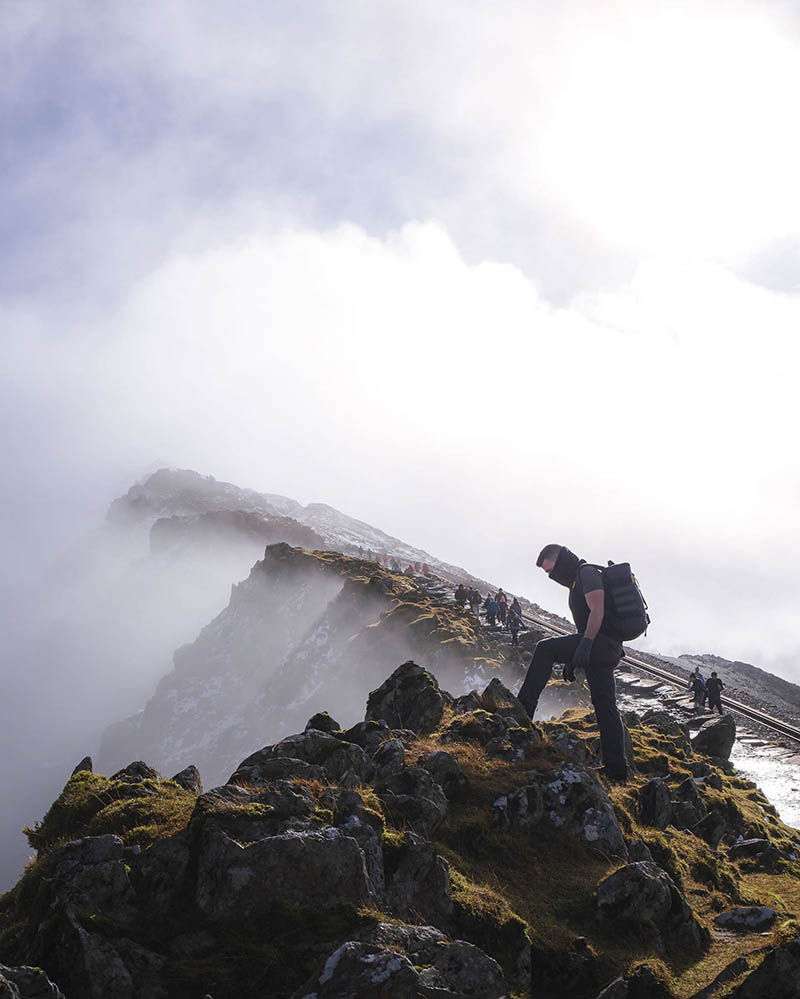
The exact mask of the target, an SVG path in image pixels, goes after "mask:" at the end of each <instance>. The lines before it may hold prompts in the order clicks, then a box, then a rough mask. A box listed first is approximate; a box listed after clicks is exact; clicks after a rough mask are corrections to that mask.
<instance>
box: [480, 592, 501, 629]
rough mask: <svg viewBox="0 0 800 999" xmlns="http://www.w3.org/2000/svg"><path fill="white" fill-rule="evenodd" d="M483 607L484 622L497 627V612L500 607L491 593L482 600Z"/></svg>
mask: <svg viewBox="0 0 800 999" xmlns="http://www.w3.org/2000/svg"><path fill="white" fill-rule="evenodd" d="M483 609H484V610H485V611H486V623H487V624H488V625H489V626H490V627H491V628H496V627H497V612H498V611H499V610H500V607H499V606H498V603H497V601H496V600H495V598H494V597H493V596H492V595H491V593H490V594H489V595H488V596H487V598H486V599H485V600H484V602H483Z"/></svg>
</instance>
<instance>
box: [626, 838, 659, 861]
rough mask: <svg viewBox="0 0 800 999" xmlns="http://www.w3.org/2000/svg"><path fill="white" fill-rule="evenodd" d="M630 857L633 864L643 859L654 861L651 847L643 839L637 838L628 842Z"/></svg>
mask: <svg viewBox="0 0 800 999" xmlns="http://www.w3.org/2000/svg"><path fill="white" fill-rule="evenodd" d="M628 859H629V860H630V862H631V863H632V864H637V863H639V862H640V861H642V860H646V861H647V862H648V863H650V864H652V863H654V860H653V854H652V853H650V848H649V847H648V845H647V844H646V843H645V841H644V840H643V839H635V840H634V841H633V842H632V843H629V844H628Z"/></svg>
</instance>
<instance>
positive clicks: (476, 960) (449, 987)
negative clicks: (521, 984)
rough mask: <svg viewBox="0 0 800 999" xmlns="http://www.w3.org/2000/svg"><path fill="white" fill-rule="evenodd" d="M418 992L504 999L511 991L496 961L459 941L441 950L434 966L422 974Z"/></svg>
mask: <svg viewBox="0 0 800 999" xmlns="http://www.w3.org/2000/svg"><path fill="white" fill-rule="evenodd" d="M428 990H430V991H428ZM419 991H420V992H421V993H422V995H423V996H424V995H432V996H440V995H441V996H443V997H444V996H452V997H453V999H461V997H462V996H463V997H469V999H503V997H504V996H506V995H507V994H508V987H507V985H506V980H505V977H504V976H503V972H502V969H501V968H500V965H499V964H498V963H497V961H495V960H493V959H492V958H491V957H489V956H488V955H486V954H484V952H483V951H482V950H480V949H479V948H477V947H475V946H474V945H473V944H471V943H467V942H466V941H464V940H456V941H454V942H453V943H452V944H450V945H449V946H442V947H439V950H438V953H437V954H436V956H435V958H434V960H433V962H432V964H431V965H430V966H429V967H427V968H425V969H423V970H422V971H421V972H420V973H419Z"/></svg>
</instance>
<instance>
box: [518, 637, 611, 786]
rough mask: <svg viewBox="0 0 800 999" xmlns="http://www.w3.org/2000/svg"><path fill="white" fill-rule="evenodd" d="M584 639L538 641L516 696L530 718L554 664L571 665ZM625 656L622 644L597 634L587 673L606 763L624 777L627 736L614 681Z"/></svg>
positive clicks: (545, 639) (565, 638)
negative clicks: (569, 663) (618, 666)
mask: <svg viewBox="0 0 800 999" xmlns="http://www.w3.org/2000/svg"><path fill="white" fill-rule="evenodd" d="M581 637H582V636H581V635H565V636H564V637H563V638H543V639H542V640H541V641H540V642H537V644H536V648H535V649H534V652H533V660H532V661H531V664H530V666H529V667H528V673H527V676H526V677H525V681H524V683H523V684H522V687H521V688H520V691H519V694H518V695H517V696H518V697H519V699H520V701H522V704H523V706H524V707H525V710H526V711H527V712H528V714H529V715H530V716H531V718H533V716H534V713H535V711H536V708H537V705H538V704H539V697H540V696H541V693H542V691H543V690H544V688H545V686H546V685H547V681H548V680H549V679H550V677H551V676H552V674H553V664H554V663H568V662H570V661H571V660H572V657H573V655H574V654H575V650H576V649H577V647H578V643H579V642H580V640H581ZM622 654H623V652H622V646H621V645H620V643H619V642H616V641H614V640H613V639H611V638H607V637H606V636H605V635H598V636H597V637H596V638H595V640H594V642H593V643H592V655H591V659H590V660H589V668H588V669H587V670H586V680H587V682H588V684H589V693H590V694H591V697H592V704H593V706H594V713H595V716H596V717H597V727H598V728H599V729H600V748H601V750H602V753H603V764H604V765H605V767H606V770H608V772H609V773H610V774H614V775H622V774H625V773H627V770H628V764H627V761H626V759H625V736H624V731H623V727H622V719H621V718H620V716H619V711H618V710H617V688H616V683H615V681H614V667H615V666H616V665H617V663H618V662H619V661H620V659H622Z"/></svg>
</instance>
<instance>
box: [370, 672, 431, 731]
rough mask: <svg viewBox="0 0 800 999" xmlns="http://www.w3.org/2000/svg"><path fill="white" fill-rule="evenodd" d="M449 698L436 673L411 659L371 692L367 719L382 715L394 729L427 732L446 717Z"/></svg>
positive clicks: (374, 718) (372, 719)
mask: <svg viewBox="0 0 800 999" xmlns="http://www.w3.org/2000/svg"><path fill="white" fill-rule="evenodd" d="M448 700H449V695H447V694H445V693H444V692H443V691H441V690H440V689H439V684H438V683H437V681H436V678H435V677H434V676H433V674H431V673H429V672H428V670H426V669H423V668H422V667H421V666H418V665H417V664H416V663H414V662H411V661H409V662H406V663H403V665H402V666H398V667H397V669H396V670H395V671H394V673H392V675H391V676H390V677H389V679H388V680H386V681H385V682H384V683H382V684H381V685H380V687H378V688H377V690H373V691H372V693H371V694H370V695H369V698H368V700H367V713H366V721H377V720H378V719H381V718H382V719H383V720H384V721H385V722H386V723H387V724H388V725H389V726H390V727H391V728H409V729H411V730H412V731H413V732H416V733H417V734H419V735H424V734H427V733H429V732H432V731H433V730H434V729H435V728H436V726H437V725H438V724H439V722H440V721H441V720H442V715H443V714H444V708H445V705H446V704H447V702H448Z"/></svg>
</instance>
